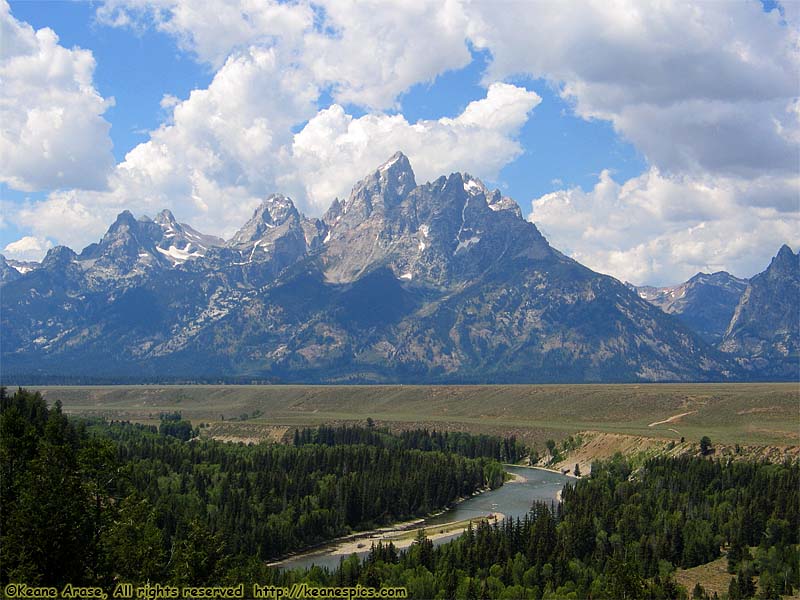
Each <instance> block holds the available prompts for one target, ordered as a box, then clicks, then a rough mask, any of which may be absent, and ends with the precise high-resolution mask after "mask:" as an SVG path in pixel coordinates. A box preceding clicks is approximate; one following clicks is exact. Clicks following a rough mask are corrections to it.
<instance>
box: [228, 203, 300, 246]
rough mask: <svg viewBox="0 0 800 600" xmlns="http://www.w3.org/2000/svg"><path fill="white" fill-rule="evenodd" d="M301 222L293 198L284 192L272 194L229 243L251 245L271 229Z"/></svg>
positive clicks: (230, 244) (232, 244) (231, 244)
mask: <svg viewBox="0 0 800 600" xmlns="http://www.w3.org/2000/svg"><path fill="white" fill-rule="evenodd" d="M299 222H300V213H298V212H297V209H296V208H295V206H294V202H292V200H291V198H288V197H286V196H284V195H283V194H272V195H271V196H269V197H268V198H266V199H264V200H263V201H262V202H261V204H260V205H259V206H258V208H256V210H255V211H254V212H253V216H252V217H250V220H249V221H247V223H245V224H244V226H243V227H242V228H241V229H240V230H239V231H237V232H236V234H235V235H234V236H233V237H232V238H231V240H230V241H229V242H228V245H229V246H232V247H239V246H243V245H251V244H253V243H254V242H256V241H258V240H260V239H262V238H263V237H264V236H265V235H268V233H269V231H270V230H273V229H275V228H277V227H281V226H282V225H284V224H286V223H289V224H299Z"/></svg>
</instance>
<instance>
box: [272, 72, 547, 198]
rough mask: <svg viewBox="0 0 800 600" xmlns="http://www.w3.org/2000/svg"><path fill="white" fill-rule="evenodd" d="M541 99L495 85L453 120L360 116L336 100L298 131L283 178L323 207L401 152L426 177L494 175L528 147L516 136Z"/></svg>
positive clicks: (418, 173) (532, 94) (424, 178)
mask: <svg viewBox="0 0 800 600" xmlns="http://www.w3.org/2000/svg"><path fill="white" fill-rule="evenodd" d="M540 102H541V98H540V97H539V96H538V94H536V93H535V92H532V91H529V90H526V89H525V88H522V87H517V86H514V85H509V84H505V83H494V84H492V85H490V86H489V89H488V91H487V94H486V97H485V98H483V99H481V100H476V101H474V102H470V103H469V104H468V105H467V107H466V108H465V110H464V111H463V112H462V113H461V114H460V115H458V116H457V117H455V118H452V119H451V118H441V119H438V120H421V121H417V122H416V123H409V122H408V121H407V120H406V119H405V117H403V116H402V115H383V114H379V115H365V116H363V117H360V118H354V117H352V116H351V115H348V114H347V113H346V112H345V111H344V109H343V108H342V107H341V106H338V105H334V106H332V107H331V108H329V109H327V110H324V111H321V112H320V113H319V114H318V115H317V116H315V117H314V118H313V119H311V120H310V121H309V122H308V124H307V125H306V126H305V127H304V128H303V130H302V131H300V132H299V133H298V134H297V135H295V137H294V141H293V144H292V152H291V170H290V174H289V175H287V176H285V177H283V178H281V179H280V183H282V184H284V185H286V186H287V187H295V186H297V185H298V184H299V185H300V186H301V189H300V190H299V195H300V197H302V198H306V199H307V202H308V209H309V210H310V211H311V212H314V213H319V212H321V211H322V210H325V209H326V208H327V207H328V206H329V205H330V203H331V201H332V200H333V198H334V197H339V198H342V197H344V196H346V195H347V193H348V192H349V190H350V188H351V187H352V185H353V182H355V181H356V180H357V179H359V178H360V177H362V176H363V175H364V174H365V173H368V172H369V171H370V170H371V169H374V168H375V167H376V166H377V165H379V164H380V163H381V162H383V161H384V160H386V158H388V157H389V156H390V155H391V154H392V153H394V152H395V151H397V150H402V151H403V152H404V153H405V154H406V155H407V156H408V157H409V160H410V161H411V165H412V167H413V168H414V171H415V174H416V176H417V180H418V181H419V182H423V181H426V180H430V179H434V178H436V177H438V176H439V175H442V174H448V173H450V172H452V171H468V172H470V173H472V174H474V175H477V176H479V177H485V178H488V179H492V178H494V177H495V176H496V175H497V173H498V171H499V170H500V169H501V168H502V167H503V166H505V165H506V164H508V163H509V162H511V161H512V160H514V159H515V158H516V157H517V156H518V155H519V154H520V153H521V152H522V147H521V146H520V144H519V142H518V141H516V139H515V138H516V135H517V134H518V133H519V130H520V129H521V128H522V126H523V125H524V124H525V122H526V121H527V119H528V115H529V113H530V111H531V110H533V108H534V107H535V106H536V105H538V104H539V103H540Z"/></svg>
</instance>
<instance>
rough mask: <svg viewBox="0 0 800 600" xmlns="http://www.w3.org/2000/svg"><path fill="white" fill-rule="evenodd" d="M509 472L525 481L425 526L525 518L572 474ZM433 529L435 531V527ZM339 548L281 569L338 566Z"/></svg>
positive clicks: (321, 550) (366, 543) (510, 469)
mask: <svg viewBox="0 0 800 600" xmlns="http://www.w3.org/2000/svg"><path fill="white" fill-rule="evenodd" d="M506 471H508V472H509V473H513V474H514V475H517V476H518V477H521V478H522V479H524V481H519V482H513V483H511V482H509V483H506V484H505V485H503V486H502V487H500V488H498V489H496V490H491V491H489V492H484V493H483V494H479V495H477V496H473V497H472V498H468V499H467V500H464V502H461V503H460V504H457V505H456V506H455V507H454V508H452V509H450V510H448V511H447V512H445V513H442V514H441V515H439V516H436V517H432V518H430V519H426V520H425V523H424V524H423V525H422V526H423V527H425V528H426V529H428V528H434V527H435V526H436V525H444V524H446V523H452V522H454V521H461V520H464V519H469V518H473V517H482V516H486V515H488V514H490V513H495V512H497V513H501V514H503V515H505V516H506V517H512V518H515V519H516V518H517V517H519V518H522V517H523V516H525V513H527V512H528V510H530V508H531V505H532V504H533V502H534V501H536V500H541V501H545V502H550V501H553V502H555V501H556V499H557V498H556V496H557V494H558V492H560V491H561V490H562V489H563V488H564V485H565V484H566V483H568V482H569V481H570V478H569V477H565V476H564V475H560V474H559V473H554V472H552V471H545V470H543V469H532V468H529V467H510V466H507V467H506ZM573 481H574V480H573ZM431 532H432V533H433V532H434V531H433V529H432V530H431ZM459 535H461V534H460V533H455V534H453V535H451V536H447V537H442V538H439V539H436V540H434V544H435V545H437V546H438V545H439V544H443V543H445V542H449V541H451V540H453V539H454V538H456V537H458V536H459ZM370 545H371V542H370V540H364V548H363V550H359V551H358V552H356V554H358V555H359V556H366V555H367V554H368V553H369V549H370ZM336 547H337V545H336V544H331V545H329V546H326V547H323V548H317V549H315V550H314V551H311V552H307V553H303V554H299V555H297V556H295V557H292V558H290V559H287V560H285V561H282V562H281V563H280V565H279V566H280V567H281V568H282V569H307V568H309V567H311V566H313V565H318V566H320V567H327V568H329V569H333V568H335V567H337V566H338V565H339V561H340V560H341V559H342V556H343V555H342V554H339V553H334V552H336Z"/></svg>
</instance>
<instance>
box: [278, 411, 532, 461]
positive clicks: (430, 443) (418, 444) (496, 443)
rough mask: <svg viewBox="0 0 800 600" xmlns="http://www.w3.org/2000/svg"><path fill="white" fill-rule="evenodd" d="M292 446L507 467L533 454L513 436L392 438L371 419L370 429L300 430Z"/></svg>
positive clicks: (415, 433)
mask: <svg viewBox="0 0 800 600" xmlns="http://www.w3.org/2000/svg"><path fill="white" fill-rule="evenodd" d="M293 443H294V445H295V446H304V445H307V444H324V445H326V446H337V445H342V444H369V445H370V446H377V447H380V448H391V449H406V450H423V451H425V452H450V453H454V454H459V455H461V456H466V457H467V458H479V457H483V458H493V459H494V460H497V461H500V462H506V463H516V462H518V461H520V460H521V459H523V458H524V457H526V456H527V455H528V453H529V452H530V450H529V449H528V447H527V446H526V445H525V444H523V443H522V442H521V441H520V440H518V439H517V438H516V436H514V435H511V436H508V437H500V436H495V435H486V434H471V433H465V432H461V431H436V430H435V429H434V430H433V431H428V429H411V430H404V431H401V432H400V433H399V434H392V433H390V432H389V430H388V429H381V428H376V427H375V426H374V424H373V423H372V420H371V419H368V420H367V427H360V426H356V425H340V426H338V427H329V426H326V425H322V426H320V427H317V428H305V429H297V430H295V432H294V439H293Z"/></svg>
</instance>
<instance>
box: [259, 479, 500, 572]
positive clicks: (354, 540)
mask: <svg viewBox="0 0 800 600" xmlns="http://www.w3.org/2000/svg"><path fill="white" fill-rule="evenodd" d="M511 475H514V474H513V473H511ZM505 483H509V482H508V481H507V482H505ZM489 490H490V488H482V489H479V490H477V491H475V492H474V493H473V494H472V495H471V496H468V497H466V498H457V499H456V501H455V502H454V503H453V504H452V505H451V506H448V507H447V508H444V509H442V510H438V511H436V512H433V513H431V514H429V515H427V516H425V517H419V518H416V519H411V520H408V521H401V522H400V523H395V524H393V525H387V526H385V527H378V528H376V529H367V530H364V531H357V532H355V533H350V534H348V535H345V536H341V537H338V538H334V539H332V540H328V541H326V542H321V543H319V544H316V545H314V546H310V547H308V548H305V549H303V550H299V551H297V552H293V553H290V554H288V555H286V556H284V557H282V558H280V559H278V560H276V561H272V562H268V563H267V566H268V567H282V566H284V565H285V564H286V563H289V562H292V561H294V560H297V558H299V557H301V556H302V557H313V556H321V555H336V556H338V555H340V554H342V553H341V552H338V549H339V548H340V547H347V548H349V547H351V546H355V547H356V549H354V550H350V551H349V552H345V553H344V554H348V555H349V554H352V553H353V552H358V551H360V550H363V549H364V547H363V546H362V547H359V542H360V541H361V540H374V541H378V540H380V539H389V538H388V537H387V536H391V535H392V534H408V533H409V532H417V531H419V530H420V529H424V527H418V526H419V525H422V524H423V523H425V522H426V521H429V520H430V519H435V518H437V517H440V516H442V515H444V514H446V513H447V512H449V511H452V510H453V509H454V508H456V507H457V506H458V505H459V504H461V503H462V502H464V501H466V500H469V499H470V498H474V497H475V496H479V495H481V494H483V493H485V492H487V491H489ZM465 529H466V527H465ZM412 541H413V539H412ZM408 545H410V544H408ZM395 546H397V545H396V544H395ZM404 547H405V546H404ZM331 548H333V550H331Z"/></svg>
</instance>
